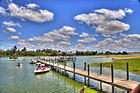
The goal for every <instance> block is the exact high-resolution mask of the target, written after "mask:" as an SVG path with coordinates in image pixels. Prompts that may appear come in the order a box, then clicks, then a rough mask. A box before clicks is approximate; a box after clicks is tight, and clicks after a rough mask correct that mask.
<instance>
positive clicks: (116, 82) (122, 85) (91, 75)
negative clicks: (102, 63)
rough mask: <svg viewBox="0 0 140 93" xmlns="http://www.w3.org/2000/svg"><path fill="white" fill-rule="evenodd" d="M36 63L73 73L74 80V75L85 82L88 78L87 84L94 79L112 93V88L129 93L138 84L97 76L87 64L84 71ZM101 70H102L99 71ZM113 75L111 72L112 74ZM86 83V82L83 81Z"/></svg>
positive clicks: (111, 77) (54, 64) (53, 64)
mask: <svg viewBox="0 0 140 93" xmlns="http://www.w3.org/2000/svg"><path fill="white" fill-rule="evenodd" d="M37 61H39V62H41V63H44V64H47V65H51V66H52V67H53V68H56V69H57V70H59V69H62V70H64V72H65V74H66V72H67V71H68V72H72V73H73V79H75V74H78V75H81V76H84V78H85V80H86V78H88V84H87V85H89V83H90V79H94V80H97V81H100V82H103V83H106V84H109V85H112V91H114V87H118V88H121V89H124V90H127V93H129V92H130V91H131V90H132V89H133V88H134V87H136V86H137V85H138V84H139V82H136V81H131V80H127V79H126V80H125V79H121V78H116V77H115V78H114V77H113V75H112V76H107V75H103V74H102V73H100V74H97V73H94V72H90V68H89V64H88V67H87V70H86V66H85V65H86V63H84V70H81V69H77V68H75V63H74V64H73V68H72V67H68V66H66V65H65V64H64V65H60V64H59V65H58V64H56V63H54V62H52V63H51V62H48V61H45V60H41V59H37ZM101 70H102V69H101ZM112 71H113V69H112V70H111V72H112ZM112 74H113V72H112ZM85 83H86V81H85Z"/></svg>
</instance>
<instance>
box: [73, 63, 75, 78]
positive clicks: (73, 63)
mask: <svg viewBox="0 0 140 93" xmlns="http://www.w3.org/2000/svg"><path fill="white" fill-rule="evenodd" d="M73 71H74V72H73V74H74V76H73V79H74V80H75V63H74V62H73Z"/></svg>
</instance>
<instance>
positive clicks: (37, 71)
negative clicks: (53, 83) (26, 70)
mask: <svg viewBox="0 0 140 93" xmlns="http://www.w3.org/2000/svg"><path fill="white" fill-rule="evenodd" d="M50 70H51V67H43V68H41V67H38V68H37V69H35V70H34V73H35V74H40V73H44V72H49V71H50Z"/></svg>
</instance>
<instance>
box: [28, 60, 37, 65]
mask: <svg viewBox="0 0 140 93" xmlns="http://www.w3.org/2000/svg"><path fill="white" fill-rule="evenodd" d="M36 63H37V61H36V60H34V59H31V62H29V64H36Z"/></svg>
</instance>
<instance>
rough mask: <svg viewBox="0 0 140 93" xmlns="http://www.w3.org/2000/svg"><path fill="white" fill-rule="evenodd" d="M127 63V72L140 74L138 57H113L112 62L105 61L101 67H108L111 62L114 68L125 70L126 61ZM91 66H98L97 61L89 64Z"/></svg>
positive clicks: (139, 59)
mask: <svg viewBox="0 0 140 93" xmlns="http://www.w3.org/2000/svg"><path fill="white" fill-rule="evenodd" d="M127 62H128V65H129V72H132V73H134V74H137V75H140V57H139V58H131V59H130V58H129V59H114V62H105V63H103V67H107V68H110V65H111V64H113V67H114V68H115V69H120V70H123V71H126V63H127ZM90 66H92V67H99V66H100V64H99V63H93V64H90Z"/></svg>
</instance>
